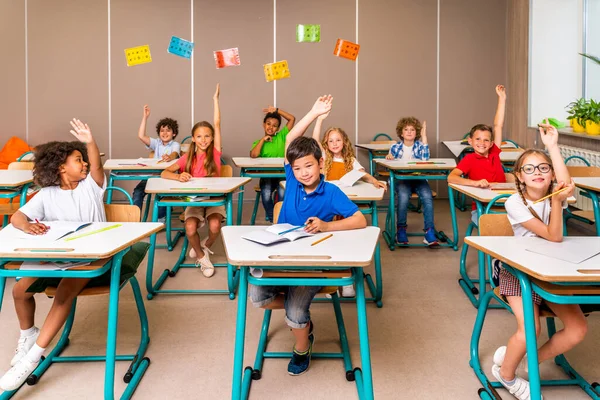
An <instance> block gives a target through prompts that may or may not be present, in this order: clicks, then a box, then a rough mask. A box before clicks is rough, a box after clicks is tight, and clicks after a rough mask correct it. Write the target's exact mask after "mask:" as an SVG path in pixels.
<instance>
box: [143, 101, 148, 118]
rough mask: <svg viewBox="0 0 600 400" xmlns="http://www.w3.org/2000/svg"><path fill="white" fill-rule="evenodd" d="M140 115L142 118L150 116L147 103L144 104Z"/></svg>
mask: <svg viewBox="0 0 600 400" xmlns="http://www.w3.org/2000/svg"><path fill="white" fill-rule="evenodd" d="M142 116H143V118H144V119H148V117H149V116H150V107H149V106H148V104H145V105H144V113H143V115H142Z"/></svg>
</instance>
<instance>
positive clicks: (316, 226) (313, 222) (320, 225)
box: [304, 217, 329, 233]
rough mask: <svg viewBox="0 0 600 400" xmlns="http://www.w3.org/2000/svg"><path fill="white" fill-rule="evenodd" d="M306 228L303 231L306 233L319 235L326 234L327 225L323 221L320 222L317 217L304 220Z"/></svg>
mask: <svg viewBox="0 0 600 400" xmlns="http://www.w3.org/2000/svg"><path fill="white" fill-rule="evenodd" d="M305 225H306V227H305V228H304V231H305V232H307V233H319V232H327V226H328V225H329V224H328V223H327V222H325V221H321V220H320V219H319V218H317V217H310V218H309V219H307V220H306V223H305Z"/></svg>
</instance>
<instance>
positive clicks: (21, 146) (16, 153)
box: [0, 136, 32, 169]
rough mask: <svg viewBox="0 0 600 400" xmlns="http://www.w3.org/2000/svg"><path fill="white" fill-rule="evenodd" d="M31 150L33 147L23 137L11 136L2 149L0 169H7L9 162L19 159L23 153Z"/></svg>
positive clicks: (0, 152) (0, 151)
mask: <svg viewBox="0 0 600 400" xmlns="http://www.w3.org/2000/svg"><path fill="white" fill-rule="evenodd" d="M31 150H32V148H31V147H29V145H28V144H27V143H26V142H25V141H24V140H23V139H20V138H18V137H16V136H13V137H11V138H10V139H8V142H6V144H5V145H4V147H3V148H2V150H0V169H7V168H8V164H10V163H11V162H14V161H17V158H19V157H20V156H21V154H23V153H27V152H28V151H31Z"/></svg>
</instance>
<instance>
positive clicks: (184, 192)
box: [146, 177, 252, 196]
mask: <svg viewBox="0 0 600 400" xmlns="http://www.w3.org/2000/svg"><path fill="white" fill-rule="evenodd" d="M235 178H240V177H235ZM242 178H245V180H244V181H243V182H241V183H239V184H237V185H236V186H235V187H234V188H231V189H227V190H219V191H215V190H210V189H198V190H193V189H194V188H190V189H188V190H186V189H185V188H175V189H160V190H159V189H155V190H152V189H150V190H148V189H146V193H152V194H167V193H169V194H172V195H173V196H189V195H190V194H202V193H206V194H213V193H214V194H220V193H223V194H226V193H232V192H235V191H236V190H238V189H239V188H240V186H244V185H246V184H247V183H248V182H250V181H251V180H252V178H246V177H242ZM173 182H179V181H176V180H173ZM199 185H202V184H201V183H200V184H199ZM178 189H182V191H181V192H178V191H177V190H178Z"/></svg>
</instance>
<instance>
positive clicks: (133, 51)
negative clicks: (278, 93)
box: [125, 45, 152, 67]
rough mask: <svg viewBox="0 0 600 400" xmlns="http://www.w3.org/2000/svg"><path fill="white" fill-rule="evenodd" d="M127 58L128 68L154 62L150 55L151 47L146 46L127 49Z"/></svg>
mask: <svg viewBox="0 0 600 400" xmlns="http://www.w3.org/2000/svg"><path fill="white" fill-rule="evenodd" d="M125 58H127V66H128V67H132V66H134V65H139V64H146V63H149V62H152V56H151V55H150V46H149V45H144V46H138V47H132V48H130V49H125Z"/></svg>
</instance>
